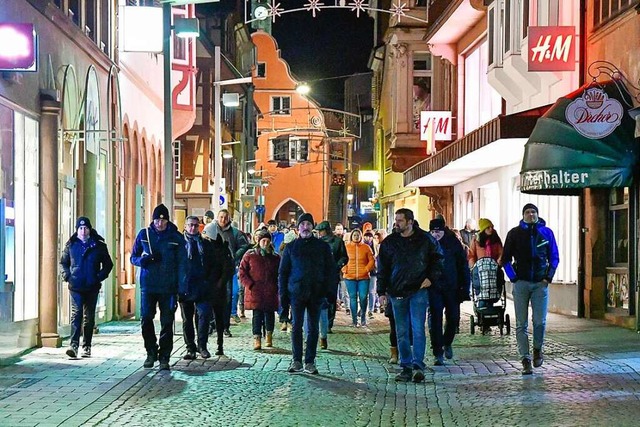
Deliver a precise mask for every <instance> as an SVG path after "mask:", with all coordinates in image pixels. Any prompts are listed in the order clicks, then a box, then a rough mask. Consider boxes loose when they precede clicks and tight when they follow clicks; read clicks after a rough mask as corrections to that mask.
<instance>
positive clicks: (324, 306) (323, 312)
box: [304, 298, 330, 339]
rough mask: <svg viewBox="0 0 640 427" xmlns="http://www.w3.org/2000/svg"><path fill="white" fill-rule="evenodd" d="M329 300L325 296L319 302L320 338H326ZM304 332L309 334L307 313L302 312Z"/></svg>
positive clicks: (306, 334)
mask: <svg viewBox="0 0 640 427" xmlns="http://www.w3.org/2000/svg"><path fill="white" fill-rule="evenodd" d="M329 308H330V307H329V302H328V301H327V299H326V298H324V299H323V300H322V302H321V303H320V338H324V339H326V338H327V333H328V332H329ZM304 334H305V336H308V335H309V313H305V314H304Z"/></svg>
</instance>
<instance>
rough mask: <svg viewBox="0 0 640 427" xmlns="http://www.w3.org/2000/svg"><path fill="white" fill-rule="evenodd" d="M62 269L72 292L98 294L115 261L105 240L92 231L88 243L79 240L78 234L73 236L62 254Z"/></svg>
mask: <svg viewBox="0 0 640 427" xmlns="http://www.w3.org/2000/svg"><path fill="white" fill-rule="evenodd" d="M60 268H61V269H62V279H63V280H64V281H65V282H68V283H69V289H70V290H72V291H76V292H98V291H99V290H100V286H101V285H102V283H101V282H102V281H103V280H105V279H106V278H107V277H108V276H109V273H110V272H111V269H112V268H113V261H111V257H110V256H109V250H108V249H107V245H106V244H105V243H104V239H103V238H102V236H100V235H99V234H98V233H97V232H96V231H95V230H93V229H92V230H91V234H90V236H89V240H87V242H86V243H82V241H81V240H80V239H78V234H77V233H74V234H73V236H71V238H70V239H69V241H67V243H66V245H65V247H64V251H63V252H62V257H61V258H60Z"/></svg>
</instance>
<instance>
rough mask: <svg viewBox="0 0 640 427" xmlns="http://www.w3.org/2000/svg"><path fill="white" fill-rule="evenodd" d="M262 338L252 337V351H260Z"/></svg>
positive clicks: (258, 336)
mask: <svg viewBox="0 0 640 427" xmlns="http://www.w3.org/2000/svg"><path fill="white" fill-rule="evenodd" d="M261 340H262V337H261V336H260V335H254V336H253V349H254V350H262V342H261Z"/></svg>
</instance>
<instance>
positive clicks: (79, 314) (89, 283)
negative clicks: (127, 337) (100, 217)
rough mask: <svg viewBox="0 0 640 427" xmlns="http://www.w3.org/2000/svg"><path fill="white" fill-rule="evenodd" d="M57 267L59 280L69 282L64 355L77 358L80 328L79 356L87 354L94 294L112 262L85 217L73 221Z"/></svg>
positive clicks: (93, 310)
mask: <svg viewBox="0 0 640 427" xmlns="http://www.w3.org/2000/svg"><path fill="white" fill-rule="evenodd" d="M60 267H61V268H62V279H63V280H64V281H65V282H68V283H69V290H70V291H71V343H70V345H69V348H68V349H67V355H68V356H69V357H72V358H74V359H75V358H76V357H78V346H79V343H80V332H81V331H82V357H90V356H91V338H92V337H93V327H94V326H95V318H96V304H97V302H98V293H99V292H100V287H101V286H102V281H103V280H105V279H106V278H107V277H108V276H109V273H110V272H111V269H112V268H113V261H111V257H110V256H109V250H108V249H107V245H106V244H105V243H104V239H103V238H102V236H100V235H99V234H98V233H97V232H96V231H95V230H94V229H93V228H92V227H91V221H89V218H87V217H85V216H81V217H80V218H78V220H77V221H76V232H75V233H73V235H72V236H71V238H70V239H69V241H68V242H67V244H66V245H65V247H64V251H63V253H62V258H61V259H60ZM83 312H84V314H83ZM83 318H84V323H83V321H82V320H83ZM81 325H82V329H80V326H81Z"/></svg>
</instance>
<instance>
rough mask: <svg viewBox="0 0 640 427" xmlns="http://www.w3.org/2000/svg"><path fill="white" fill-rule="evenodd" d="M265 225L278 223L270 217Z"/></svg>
mask: <svg viewBox="0 0 640 427" xmlns="http://www.w3.org/2000/svg"><path fill="white" fill-rule="evenodd" d="M267 225H278V223H277V222H276V220H275V219H270V220H269V221H267Z"/></svg>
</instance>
